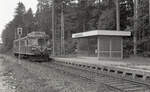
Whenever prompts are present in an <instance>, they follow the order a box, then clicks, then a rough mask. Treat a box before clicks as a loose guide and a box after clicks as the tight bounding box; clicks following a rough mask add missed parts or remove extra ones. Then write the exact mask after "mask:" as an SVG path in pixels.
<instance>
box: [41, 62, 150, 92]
mask: <svg viewBox="0 0 150 92" xmlns="http://www.w3.org/2000/svg"><path fill="white" fill-rule="evenodd" d="M41 65H44V66H46V67H51V68H54V69H56V70H59V71H61V72H63V73H68V74H71V75H73V76H77V77H80V78H82V79H86V80H90V81H94V82H97V83H101V84H103V85H105V86H107V87H108V88H109V89H111V91H110V92H150V84H148V83H144V82H138V81H134V80H131V79H130V78H129V79H127V78H126V79H125V78H122V77H118V75H117V76H116V75H115V76H114V75H113V74H111V73H110V74H108V73H105V72H102V71H100V69H96V68H95V67H92V68H90V69H89V68H88V67H89V66H84V65H83V66H82V65H78V66H82V67H76V66H74V65H70V64H66V63H62V62H61V63H60V62H57V61H55V62H50V63H49V64H48V62H46V63H41Z"/></svg>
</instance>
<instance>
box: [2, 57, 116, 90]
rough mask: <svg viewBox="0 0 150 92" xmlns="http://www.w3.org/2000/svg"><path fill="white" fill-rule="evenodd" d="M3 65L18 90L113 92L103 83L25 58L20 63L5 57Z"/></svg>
mask: <svg viewBox="0 0 150 92" xmlns="http://www.w3.org/2000/svg"><path fill="white" fill-rule="evenodd" d="M5 57H6V56H5ZM3 65H4V66H5V72H6V74H8V75H9V74H11V76H13V83H12V85H13V88H14V89H15V90H16V92H113V91H110V90H109V89H108V88H107V87H105V86H104V85H102V84H99V83H95V82H92V81H87V80H85V79H80V78H78V77H75V76H72V75H68V74H64V73H61V72H60V71H57V70H55V69H51V68H48V67H44V66H41V65H39V64H35V63H32V62H28V61H25V60H22V61H21V64H18V63H17V60H16V59H15V58H13V57H10V56H7V57H6V58H5V62H3ZM8 92H12V91H8Z"/></svg>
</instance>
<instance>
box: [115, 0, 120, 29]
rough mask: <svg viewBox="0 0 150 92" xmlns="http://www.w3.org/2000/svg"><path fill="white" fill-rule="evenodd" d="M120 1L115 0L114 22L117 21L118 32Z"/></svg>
mask: <svg viewBox="0 0 150 92" xmlns="http://www.w3.org/2000/svg"><path fill="white" fill-rule="evenodd" d="M119 4H120V0H116V21H117V28H116V29H117V31H120V5H119Z"/></svg>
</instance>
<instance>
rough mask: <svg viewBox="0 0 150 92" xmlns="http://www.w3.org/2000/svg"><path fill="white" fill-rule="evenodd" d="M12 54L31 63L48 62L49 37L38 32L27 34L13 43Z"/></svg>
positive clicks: (49, 52)
mask: <svg viewBox="0 0 150 92" xmlns="http://www.w3.org/2000/svg"><path fill="white" fill-rule="evenodd" d="M19 45H20V47H19ZM13 54H14V55H15V56H16V57H18V56H20V58H24V59H29V60H31V61H45V60H49V59H50V55H51V47H50V41H49V36H48V35H46V33H45V32H39V31H38V32H37V31H34V32H31V33H28V34H27V36H25V37H22V38H20V39H16V40H14V41H13Z"/></svg>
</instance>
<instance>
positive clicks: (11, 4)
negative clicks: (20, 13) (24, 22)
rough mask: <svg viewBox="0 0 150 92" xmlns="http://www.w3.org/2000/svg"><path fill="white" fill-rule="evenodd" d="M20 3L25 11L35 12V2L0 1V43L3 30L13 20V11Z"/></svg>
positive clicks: (19, 0)
mask: <svg viewBox="0 0 150 92" xmlns="http://www.w3.org/2000/svg"><path fill="white" fill-rule="evenodd" d="M18 2H22V3H23V4H24V5H25V7H26V10H28V9H29V8H32V10H33V12H34V13H35V11H36V6H37V3H38V2H37V0H1V1H0V42H1V33H2V31H3V29H4V28H5V25H6V24H7V23H9V21H11V20H12V19H13V18H14V15H15V9H16V7H17V3H18Z"/></svg>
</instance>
